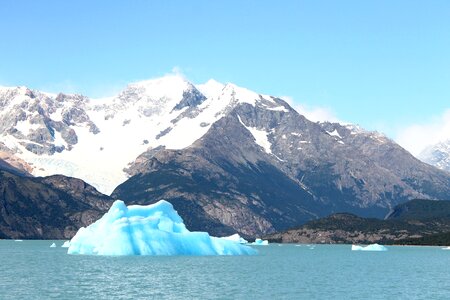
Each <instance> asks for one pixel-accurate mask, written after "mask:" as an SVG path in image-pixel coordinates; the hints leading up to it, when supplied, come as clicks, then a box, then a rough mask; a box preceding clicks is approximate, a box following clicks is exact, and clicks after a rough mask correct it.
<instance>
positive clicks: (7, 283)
mask: <svg viewBox="0 0 450 300" xmlns="http://www.w3.org/2000/svg"><path fill="white" fill-rule="evenodd" d="M53 242H55V243H56V245H57V246H58V247H57V248H50V247H49V246H50V245H51V243H53ZM62 243H63V242H62V241H23V242H15V241H9V240H3V241H0V299H52V298H57V299H330V298H333V299H387V298H392V299H450V251H448V250H447V251H446V250H442V249H441V247H388V248H389V251H387V252H355V251H351V250H350V247H351V246H349V245H346V246H331V245H318V246H315V247H314V249H310V248H311V247H308V246H306V245H302V246H295V245H282V246H279V245H275V244H274V245H269V246H259V247H257V249H258V250H259V255H257V256H232V257H220V256H211V257H205V256H203V257H190V256H172V257H150V256H147V257H98V256H81V255H67V254H66V251H67V249H65V248H61V247H60V246H61V245H62Z"/></svg>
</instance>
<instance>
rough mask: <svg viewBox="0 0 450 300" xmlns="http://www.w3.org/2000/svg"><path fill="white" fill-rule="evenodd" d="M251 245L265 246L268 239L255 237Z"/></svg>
mask: <svg viewBox="0 0 450 300" xmlns="http://www.w3.org/2000/svg"><path fill="white" fill-rule="evenodd" d="M252 245H258V246H266V245H269V241H268V240H262V239H256V240H255V241H254V242H253V243H252Z"/></svg>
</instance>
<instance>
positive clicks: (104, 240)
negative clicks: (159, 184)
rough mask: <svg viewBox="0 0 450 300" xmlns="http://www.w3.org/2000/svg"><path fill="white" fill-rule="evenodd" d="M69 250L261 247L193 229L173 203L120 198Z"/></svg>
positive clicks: (215, 251)
mask: <svg viewBox="0 0 450 300" xmlns="http://www.w3.org/2000/svg"><path fill="white" fill-rule="evenodd" d="M67 253H69V254H88V255H251V254H256V253H257V251H256V250H255V249H253V248H251V247H248V246H244V245H241V244H239V243H236V242H234V241H230V240H226V239H221V238H218V237H212V236H210V235H209V234H208V233H207V232H191V231H189V230H188V229H186V226H185V224H184V223H183V220H182V219H181V217H180V216H179V215H178V213H177V212H176V211H175V210H174V208H173V206H172V204H170V203H169V202H167V201H164V200H161V201H159V202H157V203H155V204H151V205H147V206H141V205H130V206H128V207H127V206H126V205H125V203H124V202H123V201H121V200H116V201H115V202H114V203H113V205H112V206H111V208H110V209H109V211H108V212H107V213H105V214H104V215H103V216H102V217H101V218H100V219H99V220H97V221H96V222H95V223H93V224H91V225H89V226H88V227H82V228H80V229H79V230H78V232H77V233H76V234H75V236H74V237H73V238H72V239H71V240H70V246H69V248H68V250H67Z"/></svg>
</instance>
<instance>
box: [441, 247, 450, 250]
mask: <svg viewBox="0 0 450 300" xmlns="http://www.w3.org/2000/svg"><path fill="white" fill-rule="evenodd" d="M442 250H450V246H448V247H445V248H442Z"/></svg>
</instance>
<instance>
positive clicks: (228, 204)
mask: <svg viewBox="0 0 450 300" xmlns="http://www.w3.org/2000/svg"><path fill="white" fill-rule="evenodd" d="M271 101H273V102H274V103H276V105H277V106H276V107H279V108H278V109H267V106H266V105H267V104H266V102H264V101H260V102H256V104H254V105H251V104H247V103H242V104H239V105H236V106H235V107H234V108H233V109H232V110H230V112H229V113H228V114H227V115H226V116H224V117H223V118H221V119H220V120H219V121H217V122H215V123H214V124H213V125H212V126H211V128H210V129H209V131H208V132H207V133H206V134H205V135H204V136H203V137H202V138H201V139H199V140H197V141H196V142H195V143H194V144H193V145H192V146H190V147H187V148H185V149H182V150H169V149H164V148H160V149H152V150H150V151H148V152H146V153H144V154H142V155H141V156H140V157H139V158H138V159H137V160H136V162H135V163H134V164H133V165H132V166H131V167H130V168H129V171H130V173H131V174H135V175H134V176H133V177H131V178H130V179H129V180H127V181H126V182H124V183H123V184H121V185H119V186H118V188H117V189H116V190H115V191H114V193H113V195H112V196H113V197H115V198H121V199H124V200H126V201H130V202H133V203H144V202H147V201H148V199H152V201H156V200H157V199H163V198H164V199H168V200H169V201H188V202H189V201H194V202H195V203H199V204H200V205H201V207H202V208H203V211H204V213H205V214H207V215H208V216H210V217H211V218H213V219H215V220H218V221H220V223H222V224H225V225H227V226H230V227H232V228H234V229H235V230H236V231H238V232H240V233H243V234H245V235H255V234H264V233H268V232H274V231H280V230H283V229H286V228H288V227H292V226H293V225H294V224H301V223H304V222H306V221H308V220H311V219H315V218H318V217H322V216H326V215H328V214H331V213H335V212H352V213H355V214H358V215H362V216H372V217H381V218H382V217H384V216H385V215H386V214H387V213H388V212H389V211H390V209H391V208H392V207H393V206H394V205H396V204H398V203H401V202H404V201H407V200H409V199H412V198H417V197H420V198H438V199H446V198H448V195H449V194H450V177H449V176H448V174H446V173H444V172H442V171H439V170H437V169H435V168H433V167H431V166H429V165H427V164H424V163H422V162H420V161H419V160H417V159H416V158H414V157H413V156H412V155H410V154H409V153H408V152H406V151H405V150H404V149H402V148H401V147H399V146H398V145H397V144H395V143H394V142H393V141H391V140H389V139H387V138H386V137H384V136H382V135H380V134H377V133H373V132H366V131H363V130H361V129H359V128H355V127H353V126H343V125H340V124H332V123H322V124H318V123H313V122H310V121H308V120H307V119H306V118H304V117H303V116H301V115H299V114H298V113H297V112H296V111H294V110H293V109H291V108H290V107H289V106H288V105H287V104H286V103H285V102H284V101H282V100H281V99H276V98H273V99H271ZM175 207H176V208H177V206H176V205H175ZM177 209H178V208H177ZM178 210H179V212H180V214H181V215H182V216H183V217H184V216H185V215H188V214H190V213H189V211H183V209H178ZM191 217H192V215H191Z"/></svg>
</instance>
